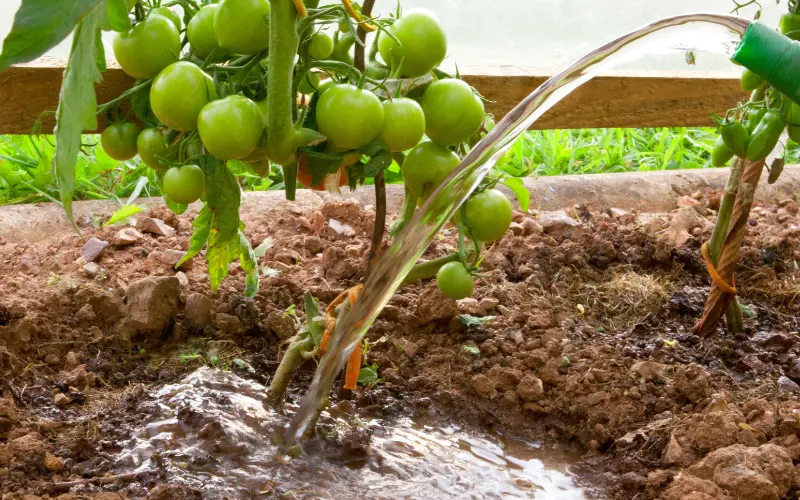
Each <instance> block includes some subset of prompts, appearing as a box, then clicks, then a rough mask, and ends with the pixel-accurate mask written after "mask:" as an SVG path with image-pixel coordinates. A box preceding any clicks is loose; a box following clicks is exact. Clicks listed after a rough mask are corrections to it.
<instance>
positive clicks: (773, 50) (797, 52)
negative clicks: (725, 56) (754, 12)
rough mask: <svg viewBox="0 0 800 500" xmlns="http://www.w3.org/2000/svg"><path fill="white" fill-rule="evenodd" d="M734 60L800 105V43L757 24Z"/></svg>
mask: <svg viewBox="0 0 800 500" xmlns="http://www.w3.org/2000/svg"><path fill="white" fill-rule="evenodd" d="M731 59H732V60H733V61H734V62H736V63H738V64H741V65H742V66H744V67H745V68H747V69H749V70H750V71H752V72H753V73H755V74H757V75H758V76H760V77H761V78H763V79H764V80H766V81H767V82H768V83H769V84H770V85H772V86H773V87H774V88H776V89H777V90H779V91H780V92H781V93H783V94H784V95H785V96H787V97H788V98H789V99H791V100H792V101H794V102H795V103H797V104H800V42H796V41H793V40H792V39H791V38H789V37H787V36H785V35H782V34H780V33H778V32H777V31H776V30H775V29H773V28H770V27H769V26H767V25H766V24H763V23H760V22H755V23H752V24H751V25H750V26H749V27H748V28H747V31H746V32H745V34H744V36H743V37H742V41H741V43H740V44H739V47H738V48H737V49H736V53H735V54H733V57H732V58H731Z"/></svg>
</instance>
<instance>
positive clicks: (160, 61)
mask: <svg viewBox="0 0 800 500" xmlns="http://www.w3.org/2000/svg"><path fill="white" fill-rule="evenodd" d="M127 1H128V3H129V7H130V8H131V9H134V8H135V10H134V13H135V17H136V22H135V24H134V26H133V28H132V29H131V30H130V31H129V32H127V33H121V34H118V35H117V37H116V38H115V40H114V42H113V49H114V55H115V57H116V60H117V61H118V63H119V64H120V66H121V67H122V69H123V71H125V73H127V74H128V75H130V76H132V77H134V78H136V79H137V84H136V86H135V87H134V89H132V91H133V90H136V92H137V93H138V97H137V96H135V95H131V97H130V100H131V108H132V109H133V110H134V111H135V114H136V117H137V118H138V120H137V122H138V123H141V124H143V125H144V127H140V125H139V124H137V123H134V122H133V121H130V120H120V119H119V118H118V117H119V116H120V110H119V109H116V108H115V109H113V110H110V111H114V113H109V116H112V117H117V119H116V120H112V121H113V122H114V123H112V124H111V125H110V126H108V127H107V128H106V129H105V130H104V131H103V133H102V136H101V142H102V146H103V148H104V149H105V151H106V152H107V153H108V155H109V156H111V157H112V158H114V159H117V160H121V161H122V160H128V159H131V158H133V157H134V156H135V155H136V154H138V155H139V156H140V157H141V159H142V161H143V162H145V163H146V164H147V165H148V166H150V167H152V168H153V169H154V170H156V172H157V174H158V178H159V180H160V181H161V182H162V187H163V189H162V191H163V193H164V195H165V196H166V198H167V199H168V200H171V201H173V202H176V203H179V204H189V203H192V202H194V201H196V200H198V199H205V198H204V196H206V195H207V194H208V193H209V192H210V190H214V189H215V186H214V185H212V184H211V183H210V182H208V181H207V179H208V177H209V175H210V173H209V172H208V168H209V167H207V166H204V165H208V163H205V162H202V161H201V160H202V158H203V157H206V156H211V157H213V158H216V159H217V160H221V161H223V162H224V161H230V160H237V161H241V162H244V163H245V164H247V165H248V166H249V167H250V169H251V170H252V171H254V172H257V173H259V174H260V175H262V176H263V175H266V173H268V172H269V171H270V157H272V160H273V161H278V162H279V163H281V165H282V166H283V167H284V173H286V172H287V168H286V167H287V163H291V164H292V168H291V169H289V171H291V172H292V174H291V175H293V176H295V175H296V179H297V180H298V181H299V182H300V183H301V184H303V185H305V186H306V187H310V188H312V189H329V190H332V189H333V190H336V189H338V188H339V187H340V186H343V185H346V184H349V185H350V186H351V187H355V186H356V185H358V184H359V183H363V182H364V180H365V179H366V178H368V177H371V176H374V175H375V173H376V172H375V170H374V166H373V168H372V169H370V168H368V167H369V166H370V165H372V163H371V162H370V157H381V156H383V157H385V158H388V159H389V161H388V163H386V164H385V165H381V166H380V168H385V167H386V166H388V165H389V164H391V162H392V160H394V161H396V162H397V163H398V164H399V165H400V168H401V171H402V175H403V181H404V183H405V185H406V193H407V194H408V196H410V197H413V199H414V200H415V202H416V203H417V204H421V203H422V202H424V201H425V200H426V199H427V198H428V197H429V196H430V195H431V193H433V192H434V191H435V190H436V188H437V187H439V185H441V183H442V182H443V181H444V180H445V179H446V178H447V177H448V176H449V175H450V174H451V173H452V172H453V170H455V168H456V167H457V166H458V165H459V163H460V162H461V158H462V157H463V156H464V155H465V154H466V153H467V152H468V151H469V149H470V147H472V146H473V145H474V144H475V143H476V142H477V140H479V139H480V138H481V137H482V136H483V134H485V133H486V132H487V123H488V119H489V118H490V117H489V116H488V115H486V113H485V110H484V105H483V102H482V100H481V98H480V96H479V95H477V93H476V92H475V90H474V89H473V88H472V87H471V86H470V85H469V84H467V83H466V82H464V81H463V80H461V79H459V78H455V77H452V76H450V75H447V74H446V73H444V72H442V71H440V70H439V69H438V67H439V65H440V64H441V62H442V61H443V60H444V58H445V56H446V53H447V40H446V36H445V34H444V31H443V28H442V26H441V24H440V22H439V19H438V18H437V17H436V16H435V15H434V14H433V13H431V12H430V11H427V10H424V9H411V10H408V11H405V12H401V11H400V10H399V9H398V11H397V13H396V14H395V15H394V16H392V17H391V18H389V19H377V20H364V19H361V18H360V17H358V15H357V13H358V6H357V5H355V6H352V5H351V4H350V3H349V2H347V1H343V3H344V4H345V6H346V7H350V8H355V9H356V15H355V16H354V14H353V12H352V11H351V10H348V9H342V8H341V7H338V6H334V7H327V8H324V7H318V6H317V5H318V2H311V1H308V0H306V1H305V5H308V6H309V8H308V11H307V12H304V14H305V15H306V16H307V17H306V18H305V19H303V18H302V16H299V17H298V18H297V21H293V22H294V23H296V26H294V27H290V28H289V30H288V31H287V30H285V29H283V28H285V27H284V26H281V27H276V26H270V19H271V17H270V11H271V5H270V3H269V2H268V1H267V0H221V1H219V3H211V4H207V5H202V6H201V5H199V4H195V3H194V0H181V1H180V2H173V3H172V4H180V5H181V8H182V9H183V12H184V15H183V18H181V16H179V15H178V14H177V13H176V12H175V11H173V10H171V9H170V8H168V7H167V6H161V4H160V0H138V4H137V0H127ZM281 1H287V2H288V0H281ZM298 1H299V0H298ZM172 4H170V5H172ZM276 5H277V4H276ZM294 5H295V6H297V8H298V9H299V10H298V13H299V12H300V11H301V10H302V11H305V10H306V9H305V6H304V5H302V4H298V2H295V3H294ZM281 7H283V4H282V5H281ZM337 7H338V8H337ZM273 8H275V9H277V8H278V7H277V6H273ZM275 12H277V10H276V11H275ZM348 13H349V15H348ZM272 19H273V20H274V19H275V17H274V16H273V17H272ZM301 19H302V21H301ZM301 22H302V23H304V24H301ZM371 23H375V24H371ZM365 24H369V26H371V27H373V29H375V30H376V33H377V40H373V43H372V50H371V51H370V54H369V60H368V61H367V62H366V64H365V67H364V71H363V72H362V71H359V70H358V69H356V68H355V66H354V55H353V52H354V50H355V49H356V45H357V44H359V43H361V42H360V41H359V40H358V39H357V36H356V35H357V32H356V29H357V27H358V26H364V25H365ZM279 28H281V33H287V36H286V37H287V38H288V39H292V37H294V36H296V37H297V38H298V39H299V41H298V42H296V43H295V44H294V45H292V44H284V43H280V44H278V43H277V42H283V40H282V39H280V38H279V37H278V35H275V36H273V37H272V38H271V37H270V31H271V30H276V29H279ZM275 33H278V32H275ZM275 33H274V34H275ZM332 35H333V36H332ZM281 36H283V35H281ZM276 37H278V38H276ZM271 40H272V41H271ZM276 40H277V41H276ZM285 46H288V47H297V53H296V54H294V53H293V55H294V56H295V57H294V63H293V64H294V67H293V68H290V69H291V71H292V75H291V79H289V83H291V85H292V87H291V90H292V91H291V93H288V92H287V94H286V95H291V99H289V100H288V102H279V103H277V104H278V105H279V107H280V109H279V111H285V110H287V109H290V110H291V113H292V117H293V119H294V123H293V124H292V126H293V127H294V128H295V129H296V130H301V128H302V130H310V131H312V134H311V135H308V134H306V135H307V137H308V139H309V140H307V141H304V142H301V143H299V144H297V145H296V148H295V150H294V151H293V153H292V154H291V155H290V156H289V159H288V160H287V159H286V158H281V159H280V160H278V159H276V158H275V157H274V156H273V154H272V150H273V149H274V148H272V144H271V143H270V141H269V138H270V136H271V135H273V134H275V135H276V136H277V135H278V134H282V133H283V132H285V131H282V130H275V128H276V127H274V126H273V127H271V126H270V123H273V124H274V122H271V121H270V115H271V114H273V113H275V109H278V108H276V107H275V106H276V103H275V100H276V99H274V98H273V99H272V100H270V98H269V95H270V93H271V92H277V90H276V89H277V88H278V87H279V84H278V83H275V82H277V81H278V80H275V81H271V79H273V78H283V76H284V75H280V73H281V71H279V69H280V68H277V67H276V68H270V61H276V60H278V59H277V58H276V57H268V55H270V51H271V50H274V51H277V50H284V47H285ZM290 50H294V48H292V49H290ZM272 55H273V56H274V54H272ZM378 55H380V59H382V60H379V58H378ZM272 64H274V65H277V63H274V62H273V63H272ZM273 73H274V75H273ZM281 81H282V80H281ZM390 87H393V89H391V90H390ZM275 95H278V94H277V93H276V94H275ZM283 106H285V107H283ZM298 135H300V134H295V136H298ZM293 137H294V136H293ZM284 156H285V155H284ZM495 182H496V180H495ZM287 184H288V183H287ZM482 187H483V189H479V190H478V192H477V193H476V194H474V195H473V196H472V197H471V198H470V199H469V200H468V201H467V203H466V205H465V206H464V207H463V208H462V209H461V211H460V212H459V216H458V217H456V218H455V219H454V222H455V223H456V224H457V225H458V226H459V229H460V231H459V233H460V234H462V233H463V234H464V235H465V236H466V237H468V238H470V239H471V240H472V241H473V242H475V243H476V246H479V243H484V242H491V241H494V240H497V239H498V238H500V237H501V236H502V235H503V234H505V232H506V231H507V230H508V227H509V225H510V223H511V218H512V210H511V204H510V202H509V200H508V199H507V198H506V196H505V195H504V194H503V193H501V192H500V191H498V190H496V189H493V185H492V184H491V183H489V184H486V185H483V186H482ZM287 194H288V189H287ZM474 257H477V256H474ZM463 260H466V259H465V258H462V259H460V261H459V262H452V263H450V264H447V265H446V266H444V267H443V268H442V269H441V270H440V272H439V275H438V283H439V286H440V288H441V289H442V291H443V292H444V293H445V294H446V295H447V296H449V297H452V298H454V299H459V298H464V297H466V296H468V295H469V294H470V293H471V292H472V273H473V272H474V270H475V269H476V268H475V265H474V262H473V263H472V264H470V263H466V262H462V261H463ZM475 260H477V258H476V259H475Z"/></svg>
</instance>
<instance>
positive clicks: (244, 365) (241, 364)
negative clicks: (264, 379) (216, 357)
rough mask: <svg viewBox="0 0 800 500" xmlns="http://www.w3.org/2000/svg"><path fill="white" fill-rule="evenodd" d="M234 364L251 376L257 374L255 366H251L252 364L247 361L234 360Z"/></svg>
mask: <svg viewBox="0 0 800 500" xmlns="http://www.w3.org/2000/svg"><path fill="white" fill-rule="evenodd" d="M233 364H234V365H236V366H238V367H239V368H242V369H244V370H247V372H248V373H250V374H255V373H256V369H255V368H253V365H251V364H250V363H248V362H247V361H245V360H243V359H240V358H233Z"/></svg>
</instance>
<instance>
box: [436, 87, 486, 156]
mask: <svg viewBox="0 0 800 500" xmlns="http://www.w3.org/2000/svg"><path fill="white" fill-rule="evenodd" d="M422 110H423V111H424V112H425V133H426V134H427V135H428V137H430V139H431V140H432V141H433V142H435V143H438V144H441V145H442V146H454V145H456V144H459V143H462V142H465V141H467V140H468V139H469V138H470V137H472V136H473V135H475V133H476V132H478V130H479V129H480V128H481V125H482V124H483V120H484V117H485V112H484V107H483V102H482V101H481V100H480V98H479V97H478V96H476V95H475V93H474V92H473V91H472V87H470V86H469V84H467V83H466V82H464V81H463V80H456V79H452V78H448V79H445V80H439V81H437V82H433V83H432V84H430V85H429V86H428V88H427V89H426V90H425V94H423V95H422Z"/></svg>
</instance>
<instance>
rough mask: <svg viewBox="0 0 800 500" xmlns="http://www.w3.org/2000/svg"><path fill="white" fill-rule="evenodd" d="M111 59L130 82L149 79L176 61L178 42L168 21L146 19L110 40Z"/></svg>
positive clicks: (176, 33)
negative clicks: (117, 64) (136, 79)
mask: <svg viewBox="0 0 800 500" xmlns="http://www.w3.org/2000/svg"><path fill="white" fill-rule="evenodd" d="M112 45H113V48H114V57H115V58H116V59H117V62H118V63H119V65H120V66H121V67H122V71H124V72H125V73H127V74H128V75H130V76H132V77H134V78H153V77H154V76H156V75H158V73H159V72H160V71H161V70H163V69H164V68H166V67H167V66H169V65H170V64H172V63H174V62H175V61H177V60H178V56H179V55H180V53H181V39H180V35H179V34H178V30H177V29H175V25H174V24H172V21H170V20H169V19H167V18H165V17H163V16H150V17H148V18H147V19H145V20H144V21H142V22H140V23H139V24H137V25H136V26H134V27H133V29H132V30H130V31H128V32H127V33H119V34H117V36H116V37H114V42H113V44H112Z"/></svg>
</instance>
